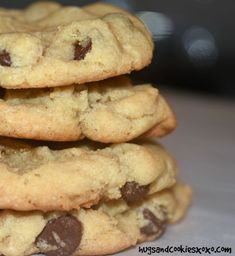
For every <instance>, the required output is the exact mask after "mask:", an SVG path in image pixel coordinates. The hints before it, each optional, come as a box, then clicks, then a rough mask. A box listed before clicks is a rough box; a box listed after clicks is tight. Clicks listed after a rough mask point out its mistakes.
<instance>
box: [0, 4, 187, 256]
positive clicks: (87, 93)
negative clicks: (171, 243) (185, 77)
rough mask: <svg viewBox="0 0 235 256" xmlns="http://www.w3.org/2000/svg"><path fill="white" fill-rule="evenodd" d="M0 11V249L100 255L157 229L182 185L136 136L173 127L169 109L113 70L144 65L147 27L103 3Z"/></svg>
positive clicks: (153, 147)
mask: <svg viewBox="0 0 235 256" xmlns="http://www.w3.org/2000/svg"><path fill="white" fill-rule="evenodd" d="M0 20H1V22H0V86H1V88H0V121H1V122H0V136H5V137H0V209H1V210H0V256H30V255H35V254H38V253H39V254H40V255H45V256H76V255H88V256H89V255H106V254H112V253H116V252H119V251H122V250H124V249H126V248H129V247H131V246H135V245H136V244H137V243H141V242H144V241H148V240H154V239H157V238H160V236H161V235H162V234H164V232H165V230H166V228H167V226H168V224H171V223H175V222H177V221H179V220H180V219H182V218H183V217H184V215H185V213H186V211H187V209H188V207H189V205H190V202H191V193H192V192H191V189H190V187H189V186H187V185H184V184H182V183H180V182H178V181H177V180H176V176H177V165H176V163H175V160H174V159H173V158H172V157H171V156H170V154H169V153H168V152H167V151H166V149H164V148H163V147H162V146H161V145H160V144H158V143H156V142H151V141H148V140H146V138H148V137H157V138H159V137H163V136H166V135H167V134H169V133H170V132H172V131H173V130H174V129H175V127H176V117H175V115H174V113H173V110H172V109H171V108H170V106H169V105H168V103H167V101H166V100H165V99H164V98H163V97H162V95H161V94H160V93H159V91H158V90H157V89H156V88H154V87H153V86H152V85H151V84H138V85H134V84H133V83H132V82H131V81H130V79H129V78H128V77H127V76H124V74H127V73H130V72H132V71H134V70H139V69H142V68H144V67H145V66H147V65H148V64H150V62H151V58H152V55H153V42H152V38H151V34H150V32H149V31H148V29H147V28H146V27H145V25H144V24H143V23H142V22H141V21H140V20H139V19H138V18H137V17H135V16H133V15H132V14H130V13H128V12H127V11H124V10H122V9H119V8H117V7H114V6H111V5H108V4H104V3H96V4H92V5H86V6H84V7H75V6H73V7H71V6H67V7H63V6H61V5H60V4H57V3H54V2H38V3H34V4H33V5H31V6H29V7H28V8H26V9H24V10H7V9H4V8H0ZM6 137H8V138H6ZM9 137H12V138H9ZM27 139H28V140H27ZM29 139H30V140H29ZM133 139H136V141H132V142H130V141H131V140H133ZM137 139H138V140H137ZM101 143H103V144H101ZM104 143H106V144H104Z"/></svg>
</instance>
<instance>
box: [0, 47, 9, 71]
mask: <svg viewBox="0 0 235 256" xmlns="http://www.w3.org/2000/svg"><path fill="white" fill-rule="evenodd" d="M0 65H2V66H7V67H10V66H11V56H10V54H9V52H7V51H6V50H0Z"/></svg>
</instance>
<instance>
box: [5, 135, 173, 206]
mask: <svg viewBox="0 0 235 256" xmlns="http://www.w3.org/2000/svg"><path fill="white" fill-rule="evenodd" d="M84 144H85V145H84V146H74V147H69V148H65V149H60V150H55V149H54V150H53V149H50V148H48V147H46V146H44V147H35V146H31V145H30V144H28V143H25V144H24V143H23V142H21V143H17V141H14V140H13V141H12V140H4V139H2V140H1V148H0V150H1V158H0V168H1V171H0V188H1V189H0V197H1V200H0V208H2V209H14V210H20V211H21V210H23V211H25V210H42V211H49V210H50V211H52V210H72V209H79V208H80V206H82V207H91V206H92V205H94V204H97V203H98V202H99V201H100V200H105V201H107V200H113V199H119V198H123V199H125V201H127V202H135V201H138V200H140V199H141V198H144V197H145V196H146V195H148V194H153V193H155V192H157V191H161V190H162V189H164V188H167V187H170V186H172V185H173V184H174V183H175V176H176V170H177V168H176V164H175V161H174V160H173V159H172V157H171V156H170V155H169V154H168V153H167V152H166V150H165V149H164V148H163V147H161V146H160V145H158V144H151V143H145V144H143V145H137V144H132V143H126V144H116V145H113V146H108V147H105V148H103V149H99V148H97V147H95V146H92V145H91V143H90V145H89V144H88V143H84ZM9 184H10V185H9ZM42 188H43V189H42Z"/></svg>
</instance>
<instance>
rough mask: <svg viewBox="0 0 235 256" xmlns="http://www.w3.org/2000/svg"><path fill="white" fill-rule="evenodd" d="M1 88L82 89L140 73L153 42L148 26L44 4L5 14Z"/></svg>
mask: <svg viewBox="0 0 235 256" xmlns="http://www.w3.org/2000/svg"><path fill="white" fill-rule="evenodd" d="M0 19H1V25H0V85H1V86H2V87H4V88H38V87H55V86H63V85H71V84H74V83H76V84H82V83H87V82H93V81H99V80H103V79H106V78H109V77H113V76H117V75H121V74H127V73H130V72H131V71H133V70H139V69H142V68H143V67H145V66H147V65H148V64H150V62H151V58H152V53H153V42H152V39H151V35H150V33H149V31H148V30H147V28H145V26H144V25H143V23H142V22H141V21H140V20H139V19H138V18H137V17H134V16H133V15H131V14H130V13H127V12H126V11H123V10H121V9H119V8H116V7H113V6H110V5H107V4H96V5H90V6H86V7H83V8H79V7H71V6H70V7H62V6H60V5H59V4H55V3H43V2H38V3H35V4H33V5H32V6H29V7H28V8H27V9H25V10H21V11H17V10H7V9H0Z"/></svg>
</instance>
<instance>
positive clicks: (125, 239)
mask: <svg viewBox="0 0 235 256" xmlns="http://www.w3.org/2000/svg"><path fill="white" fill-rule="evenodd" d="M190 201H191V189H190V187H188V186H186V185H182V184H176V185H175V186H173V187H172V188H171V189H165V190H163V191H161V192H159V193H156V194H154V195H152V196H149V197H148V198H147V199H146V200H144V201H143V202H140V203H139V204H135V205H127V204H126V203H125V202H124V201H121V200H118V201H113V202H109V203H105V204H104V203H103V204H100V205H97V206H95V207H93V208H92V209H81V210H80V211H72V212H69V213H68V212H52V213H42V212H39V211H34V212H24V213H23V212H16V211H7V210H2V211H1V212H0V255H4V256H23V255H32V254H36V253H44V254H45V255H47V256H70V255H71V256H72V255H105V254H111V253H115V252H119V251H121V250H124V249H126V248H128V247H130V246H133V245H136V244H137V243H140V242H143V241H146V240H153V239H157V238H159V237H160V236H161V235H162V234H163V233H164V232H165V229H166V227H167V225H168V223H175V222H177V221H178V220H180V219H181V218H182V217H183V216H184V214H185V212H186V210H187V208H188V206H189V204H190Z"/></svg>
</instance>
